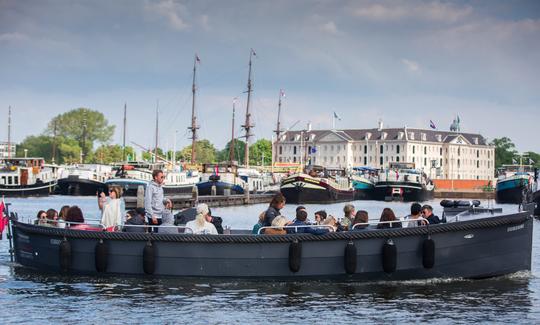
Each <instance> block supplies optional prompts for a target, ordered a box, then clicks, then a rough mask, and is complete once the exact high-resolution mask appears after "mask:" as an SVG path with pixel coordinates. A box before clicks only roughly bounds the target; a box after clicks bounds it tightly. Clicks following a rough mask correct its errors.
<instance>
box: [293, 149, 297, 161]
mask: <svg viewBox="0 0 540 325" xmlns="http://www.w3.org/2000/svg"><path fill="white" fill-rule="evenodd" d="M293 155H296V146H294V147H293ZM295 162H296V158H295Z"/></svg>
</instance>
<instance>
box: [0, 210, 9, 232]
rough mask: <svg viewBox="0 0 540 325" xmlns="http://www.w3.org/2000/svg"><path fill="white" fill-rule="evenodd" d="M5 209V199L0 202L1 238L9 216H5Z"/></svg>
mask: <svg viewBox="0 0 540 325" xmlns="http://www.w3.org/2000/svg"><path fill="white" fill-rule="evenodd" d="M4 209H5V205H4V201H2V203H0V239H2V233H3V232H4V228H5V227H6V226H7V224H8V220H7V216H4Z"/></svg>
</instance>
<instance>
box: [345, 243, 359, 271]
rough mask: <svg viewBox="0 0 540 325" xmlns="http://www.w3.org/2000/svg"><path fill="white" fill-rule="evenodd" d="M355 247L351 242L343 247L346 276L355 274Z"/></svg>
mask: <svg viewBox="0 0 540 325" xmlns="http://www.w3.org/2000/svg"><path fill="white" fill-rule="evenodd" d="M356 252H357V250H356V246H355V245H354V242H353V241H352V240H351V241H349V242H348V243H347V245H346V246H345V255H344V257H345V272H347V274H354V273H356V261H357V257H356Z"/></svg>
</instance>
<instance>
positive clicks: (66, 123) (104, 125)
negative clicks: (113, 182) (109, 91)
mask: <svg viewBox="0 0 540 325" xmlns="http://www.w3.org/2000/svg"><path fill="white" fill-rule="evenodd" d="M55 126H56V135H57V136H60V137H62V138H66V139H73V140H75V141H76V142H77V143H78V146H79V147H80V148H83V154H84V156H85V160H89V161H90V160H91V159H92V157H91V156H92V155H91V151H92V148H93V147H94V142H95V141H98V142H100V143H106V142H109V141H110V140H111V138H112V136H113V134H114V128H115V127H114V125H109V122H107V119H105V116H104V115H103V113H100V112H98V111H94V110H91V109H88V108H77V109H74V110H71V111H69V112H66V113H63V114H60V115H57V116H55V117H54V118H53V119H52V120H51V121H50V122H49V124H48V125H47V129H46V130H45V134H46V135H49V136H52V135H53V134H54V130H55Z"/></svg>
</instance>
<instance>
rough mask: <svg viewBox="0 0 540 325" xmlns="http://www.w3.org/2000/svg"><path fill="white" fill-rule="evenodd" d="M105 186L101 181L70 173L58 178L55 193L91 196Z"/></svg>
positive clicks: (102, 189)
mask: <svg viewBox="0 0 540 325" xmlns="http://www.w3.org/2000/svg"><path fill="white" fill-rule="evenodd" d="M106 189H107V186H106V185H105V183H103V182H98V181H94V180H90V179H84V178H79V177H78V176H77V175H72V176H69V177H67V178H61V179H59V180H58V185H57V187H56V191H55V193H57V194H60V195H77V196H91V195H96V193H98V192H104V191H105V190H106Z"/></svg>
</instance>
